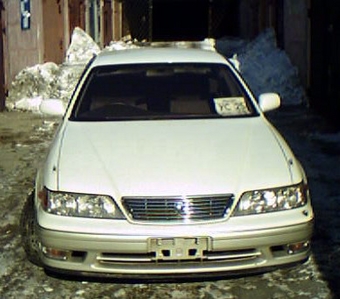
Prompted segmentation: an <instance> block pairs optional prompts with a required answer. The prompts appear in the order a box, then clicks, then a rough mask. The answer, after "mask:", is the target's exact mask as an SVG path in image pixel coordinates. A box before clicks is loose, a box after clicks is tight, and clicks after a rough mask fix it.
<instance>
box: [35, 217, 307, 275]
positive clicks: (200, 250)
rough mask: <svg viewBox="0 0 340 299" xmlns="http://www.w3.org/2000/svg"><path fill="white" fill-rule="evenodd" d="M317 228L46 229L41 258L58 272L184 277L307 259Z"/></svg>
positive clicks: (255, 269) (40, 232)
mask: <svg viewBox="0 0 340 299" xmlns="http://www.w3.org/2000/svg"><path fill="white" fill-rule="evenodd" d="M312 231H313V221H312V220H311V221H309V222H306V223H303V224H299V225H294V226H288V227H281V228H274V229H264V230H255V231H243V232H232V233H230V232H228V233H226V234H225V235H224V236H222V235H220V234H219V235H215V236H214V235H213V234H211V233H210V234H209V235H205V234H204V232H202V234H201V235H199V236H186V235H183V236H179V235H176V236H175V235H174V236H172V235H171V232H167V235H166V237H164V236H133V235H130V236H121V235H99V234H81V233H69V232H59V231H52V230H48V229H44V228H41V227H39V228H38V236H39V239H40V241H41V260H42V262H43V264H44V265H45V267H46V268H49V269H53V270H54V271H60V272H73V273H77V274H79V275H84V274H87V275H91V276H103V275H114V276H117V277H119V276H122V275H123V276H136V275H137V276H158V275H159V276H169V275H182V276H185V275H195V274H197V275H202V274H204V273H209V274H214V273H216V274H217V275H219V274H220V273H235V272H239V271H246V272H247V273H253V272H261V271H265V269H268V268H277V267H281V266H285V265H290V264H294V263H299V262H302V261H304V260H306V259H307V258H308V257H309V255H310V243H309V241H310V239H311V237H312ZM202 242H203V243H204V244H203V245H202ZM158 247H159V248H158ZM292 248H293V249H294V250H292ZM172 251H174V252H175V253H173V252H172ZM183 251H184V252H183ZM176 252H177V253H176ZM176 254H177V255H178V257H177V258H176Z"/></svg>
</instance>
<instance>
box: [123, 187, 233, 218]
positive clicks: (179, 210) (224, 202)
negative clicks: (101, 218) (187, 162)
mask: <svg viewBox="0 0 340 299" xmlns="http://www.w3.org/2000/svg"><path fill="white" fill-rule="evenodd" d="M122 202H123V205H124V207H125V209H126V211H127V212H128V214H129V215H130V217H131V218H132V219H134V220H136V221H183V222H187V221H209V220H216V219H221V218H225V217H227V216H228V214H229V213H230V209H231V206H232V204H233V196H232V195H231V194H226V195H211V196H186V197H124V198H123V199H122Z"/></svg>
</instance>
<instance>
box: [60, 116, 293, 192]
mask: <svg viewBox="0 0 340 299" xmlns="http://www.w3.org/2000/svg"><path fill="white" fill-rule="evenodd" d="M61 140H62V141H61V143H60V150H59V162H58V166H57V169H58V171H57V173H58V179H57V181H58V185H59V186H58V189H59V190H63V191H72V192H82V193H83V192H86V193H95V194H111V195H113V196H118V197H120V196H138V195H140V196H143V195H144V196H152V195H198V194H222V193H234V194H236V193H239V192H243V191H244V190H252V189H257V188H266V187H268V186H278V185H288V184H291V183H292V176H291V171H290V169H289V167H291V166H289V163H288V160H289V159H291V157H290V156H289V155H291V152H290V151H289V149H288V148H287V151H286V150H285V146H286V145H285V144H284V142H282V140H281V141H280V138H279V137H277V136H276V131H275V130H274V129H273V128H272V127H271V126H270V125H269V124H268V123H267V122H266V121H265V120H264V119H262V118H261V117H251V118H238V119H206V120H205V119H200V120H170V121H169V120H159V121H156V120H154V121H129V122H127V121H120V122H67V123H66V124H65V126H64V130H63V138H62V139H61ZM56 152H58V151H56Z"/></svg>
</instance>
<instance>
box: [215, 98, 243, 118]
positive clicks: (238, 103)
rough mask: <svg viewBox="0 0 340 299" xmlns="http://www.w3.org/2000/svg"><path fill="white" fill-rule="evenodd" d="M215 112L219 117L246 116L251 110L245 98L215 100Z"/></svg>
mask: <svg viewBox="0 0 340 299" xmlns="http://www.w3.org/2000/svg"><path fill="white" fill-rule="evenodd" d="M214 104H215V110H216V112H217V113H218V114H219V115H222V116H230V115H245V114H249V109H248V107H247V105H246V103H245V100H244V98H243V97H228V98H215V99H214Z"/></svg>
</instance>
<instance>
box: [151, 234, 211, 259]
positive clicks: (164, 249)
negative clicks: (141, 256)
mask: <svg viewBox="0 0 340 299" xmlns="http://www.w3.org/2000/svg"><path fill="white" fill-rule="evenodd" d="M208 241H209V239H208V238H207V237H198V238H151V239H149V252H152V253H154V255H155V258H154V259H155V260H165V261H171V260H195V259H204V258H205V256H204V252H205V251H207V250H208V246H209V242H208Z"/></svg>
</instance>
